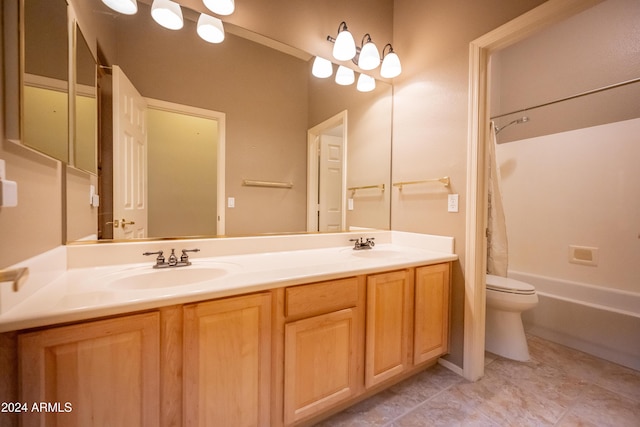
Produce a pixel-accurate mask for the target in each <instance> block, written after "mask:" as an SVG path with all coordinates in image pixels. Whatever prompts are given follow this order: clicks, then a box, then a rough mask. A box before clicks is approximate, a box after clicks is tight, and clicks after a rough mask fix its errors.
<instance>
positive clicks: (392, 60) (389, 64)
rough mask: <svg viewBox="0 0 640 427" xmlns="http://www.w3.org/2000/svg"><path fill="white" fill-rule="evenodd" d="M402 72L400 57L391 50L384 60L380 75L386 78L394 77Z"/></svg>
mask: <svg viewBox="0 0 640 427" xmlns="http://www.w3.org/2000/svg"><path fill="white" fill-rule="evenodd" d="M400 73H402V65H400V58H398V55H396V53H395V52H389V53H388V54H387V55H386V56H385V57H384V59H383V60H382V67H380V75H381V76H382V77H384V78H385V79H392V78H394V77H397V76H399V75H400Z"/></svg>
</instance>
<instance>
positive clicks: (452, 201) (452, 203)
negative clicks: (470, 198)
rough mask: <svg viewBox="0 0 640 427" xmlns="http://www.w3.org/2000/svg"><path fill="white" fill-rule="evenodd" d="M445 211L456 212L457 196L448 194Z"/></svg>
mask: <svg viewBox="0 0 640 427" xmlns="http://www.w3.org/2000/svg"><path fill="white" fill-rule="evenodd" d="M447 211H448V212H458V195H457V194H449V197H448V198H447Z"/></svg>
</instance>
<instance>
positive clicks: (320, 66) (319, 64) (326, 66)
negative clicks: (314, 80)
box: [311, 56, 333, 79]
mask: <svg viewBox="0 0 640 427" xmlns="http://www.w3.org/2000/svg"><path fill="white" fill-rule="evenodd" d="M311 74H313V75H314V76H316V77H318V78H321V79H326V78H327V77H331V75H332V74H333V64H331V61H329V60H328V59H324V58H321V57H319V56H316V59H314V60H313V67H312V68H311Z"/></svg>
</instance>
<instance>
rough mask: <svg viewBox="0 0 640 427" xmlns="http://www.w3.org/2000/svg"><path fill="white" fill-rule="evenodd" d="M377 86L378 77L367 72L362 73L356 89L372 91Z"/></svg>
mask: <svg viewBox="0 0 640 427" xmlns="http://www.w3.org/2000/svg"><path fill="white" fill-rule="evenodd" d="M375 88H376V79H374V78H373V77H371V76H368V75H366V74H360V77H358V84H357V85H356V89H358V91H360V92H371V91H372V90H374V89H375Z"/></svg>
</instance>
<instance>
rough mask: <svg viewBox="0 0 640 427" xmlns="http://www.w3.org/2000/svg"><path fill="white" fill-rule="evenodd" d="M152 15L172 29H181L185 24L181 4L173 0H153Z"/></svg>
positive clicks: (155, 19) (161, 23)
mask: <svg viewBox="0 0 640 427" xmlns="http://www.w3.org/2000/svg"><path fill="white" fill-rule="evenodd" d="M151 16H152V17H153V20H154V21H156V22H157V23H158V24H160V25H162V26H163V27H165V28H168V29H170V30H179V29H180V28H182V26H183V25H184V22H183V20H182V9H180V5H179V4H178V3H176V2H174V1H171V0H153V4H152V5H151Z"/></svg>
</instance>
